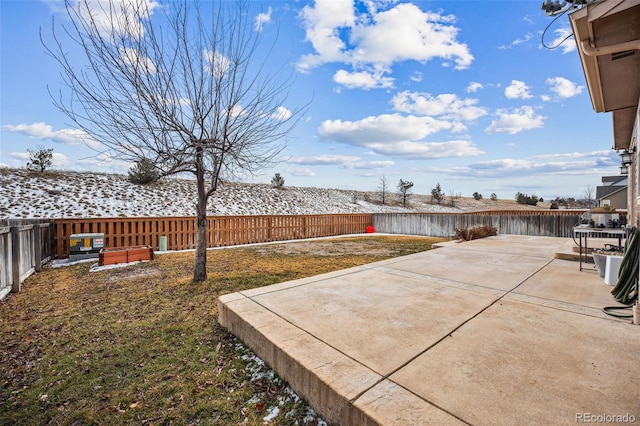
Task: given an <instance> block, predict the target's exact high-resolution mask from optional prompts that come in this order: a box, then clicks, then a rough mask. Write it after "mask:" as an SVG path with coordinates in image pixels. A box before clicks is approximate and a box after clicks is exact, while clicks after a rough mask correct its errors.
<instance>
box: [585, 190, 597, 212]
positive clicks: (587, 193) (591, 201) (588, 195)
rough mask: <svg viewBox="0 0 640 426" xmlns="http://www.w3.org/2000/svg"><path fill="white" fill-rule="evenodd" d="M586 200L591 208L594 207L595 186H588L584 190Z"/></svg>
mask: <svg viewBox="0 0 640 426" xmlns="http://www.w3.org/2000/svg"><path fill="white" fill-rule="evenodd" d="M584 198H585V200H586V202H587V204H588V206H589V208H592V207H594V204H595V200H594V198H593V186H591V185H587V187H586V188H585V189H584Z"/></svg>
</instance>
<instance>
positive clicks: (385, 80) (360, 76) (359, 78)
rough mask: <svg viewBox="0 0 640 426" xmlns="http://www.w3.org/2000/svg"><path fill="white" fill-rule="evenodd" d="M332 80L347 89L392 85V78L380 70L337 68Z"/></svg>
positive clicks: (388, 86) (376, 87)
mask: <svg viewBox="0 0 640 426" xmlns="http://www.w3.org/2000/svg"><path fill="white" fill-rule="evenodd" d="M333 81H335V82H336V83H338V84H340V85H341V86H344V87H346V88H347V89H356V88H358V89H365V90H368V89H384V88H391V87H393V81H394V79H393V78H391V77H385V76H384V75H383V74H382V73H381V72H374V73H371V72H367V71H360V72H352V73H350V72H348V71H345V70H338V71H337V72H336V73H335V74H334V75H333Z"/></svg>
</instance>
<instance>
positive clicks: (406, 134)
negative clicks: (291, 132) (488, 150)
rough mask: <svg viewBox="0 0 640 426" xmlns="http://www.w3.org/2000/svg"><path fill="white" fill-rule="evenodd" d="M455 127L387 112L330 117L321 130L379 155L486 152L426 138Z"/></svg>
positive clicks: (415, 156)
mask: <svg viewBox="0 0 640 426" xmlns="http://www.w3.org/2000/svg"><path fill="white" fill-rule="evenodd" d="M453 127H454V124H452V123H450V122H448V121H444V120H437V119H435V118H433V117H424V116H421V117H418V116H413V115H410V116H402V115H400V114H384V115H380V116H373V117H367V118H365V119H362V120H359V121H342V120H327V121H325V122H324V123H322V125H321V126H320V128H319V129H318V133H319V134H320V136H322V137H323V138H325V139H328V140H332V141H336V142H342V143H346V144H348V145H353V146H358V147H364V148H368V149H370V150H371V151H372V152H373V153H375V154H379V155H387V156H391V157H396V158H413V159H419V158H421V159H427V158H445V157H464V156H471V155H479V154H481V153H482V151H481V150H480V149H478V148H477V147H476V146H474V145H473V144H472V143H471V142H469V141H465V140H458V141H448V142H427V141H424V140H423V139H424V138H425V137H427V136H428V135H431V134H434V133H437V132H439V131H442V130H450V129H452V128H453Z"/></svg>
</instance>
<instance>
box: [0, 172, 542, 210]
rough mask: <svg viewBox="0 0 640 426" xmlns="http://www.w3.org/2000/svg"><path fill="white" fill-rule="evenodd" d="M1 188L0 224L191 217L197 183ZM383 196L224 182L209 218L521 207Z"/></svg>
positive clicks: (53, 177) (2, 183)
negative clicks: (402, 201)
mask: <svg viewBox="0 0 640 426" xmlns="http://www.w3.org/2000/svg"><path fill="white" fill-rule="evenodd" d="M372 186H375V183H373V185H372ZM0 188H2V191H0V219H22V218H73V217H78V218H87V217H164V216H195V200H196V185H195V181H193V180H190V179H178V178H167V179H163V180H161V181H159V182H156V183H154V184H151V185H135V184H132V183H130V182H129V181H128V179H127V176H125V175H118V174H105V173H86V172H75V171H51V172H48V173H45V174H42V175H39V174H34V173H31V172H29V171H27V170H26V169H11V168H0ZM385 198H386V200H385V201H386V202H385V204H382V202H381V193H380V192H378V191H368V192H367V191H349V190H342V189H326V188H312V187H309V188H306V187H287V186H285V187H284V188H282V189H277V188H273V187H272V186H270V185H266V184H246V183H225V184H224V185H221V186H220V188H219V189H218V191H216V193H215V194H214V195H213V196H212V197H211V198H210V200H209V204H208V214H209V215H212V216H215V215H218V216H235V215H288V214H332V213H403V212H413V213H415V212H458V213H459V212H462V211H470V210H490V209H495V208H522V207H524V206H521V205H518V204H516V203H515V201H505V200H499V201H491V200H479V201H477V200H474V199H472V198H463V197H446V198H447V200H446V202H445V203H443V204H448V205H438V204H434V203H432V202H431V197H430V196H427V195H420V194H413V195H412V196H411V198H410V201H409V203H408V206H407V207H403V206H402V205H401V204H400V203H399V202H398V197H397V194H396V192H395V189H394V188H391V190H390V191H389V192H388V193H387V194H386V197H385ZM452 201H453V205H454V206H453V207H452V206H451V205H450V204H451V202H452ZM505 203H506V204H505ZM529 207H530V206H529ZM531 208H534V209H535V207H531Z"/></svg>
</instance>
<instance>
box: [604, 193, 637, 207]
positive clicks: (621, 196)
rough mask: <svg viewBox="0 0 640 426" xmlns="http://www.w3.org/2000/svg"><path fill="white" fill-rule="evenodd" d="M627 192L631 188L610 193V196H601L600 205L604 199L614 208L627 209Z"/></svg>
mask: <svg viewBox="0 0 640 426" xmlns="http://www.w3.org/2000/svg"><path fill="white" fill-rule="evenodd" d="M629 193H631V190H630V189H629V190H627V191H618V192H615V193H613V194H611V195H610V196H608V197H606V198H603V199H602V200H600V206H604V205H605V203H604V201H605V200H608V201H609V206H613V207H615V208H616V209H628V206H629V195H628V194H629Z"/></svg>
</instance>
